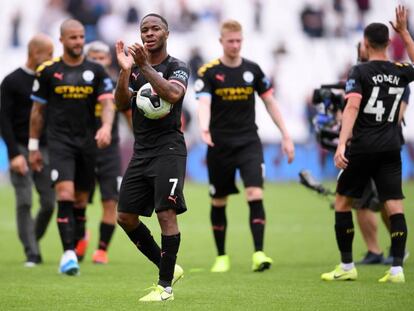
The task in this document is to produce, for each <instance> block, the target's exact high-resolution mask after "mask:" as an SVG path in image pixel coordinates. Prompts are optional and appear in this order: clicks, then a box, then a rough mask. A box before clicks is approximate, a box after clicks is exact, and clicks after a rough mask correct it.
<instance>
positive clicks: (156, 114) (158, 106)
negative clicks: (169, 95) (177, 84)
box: [136, 83, 172, 120]
mask: <svg viewBox="0 0 414 311" xmlns="http://www.w3.org/2000/svg"><path fill="white" fill-rule="evenodd" d="M136 104H137V107H138V111H139V112H140V113H142V114H143V115H144V117H146V118H148V119H152V120H156V119H160V118H163V117H165V116H166V115H167V114H169V113H170V111H171V107H172V105H171V104H170V103H169V102H167V101H166V100H164V99H162V98H160V97H159V96H158V95H157V93H155V92H154V90H153V88H152V86H151V84H149V83H146V84H144V85H143V86H141V88H140V89H139V90H138V92H137V98H136Z"/></svg>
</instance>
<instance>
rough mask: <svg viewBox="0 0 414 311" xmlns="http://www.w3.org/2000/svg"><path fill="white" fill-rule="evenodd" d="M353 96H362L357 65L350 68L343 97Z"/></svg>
mask: <svg viewBox="0 0 414 311" xmlns="http://www.w3.org/2000/svg"><path fill="white" fill-rule="evenodd" d="M353 96H355V97H359V98H362V87H361V75H360V72H359V68H358V67H357V66H354V67H352V68H351V70H350V72H349V74H348V79H347V80H346V84H345V99H348V98H350V97H353Z"/></svg>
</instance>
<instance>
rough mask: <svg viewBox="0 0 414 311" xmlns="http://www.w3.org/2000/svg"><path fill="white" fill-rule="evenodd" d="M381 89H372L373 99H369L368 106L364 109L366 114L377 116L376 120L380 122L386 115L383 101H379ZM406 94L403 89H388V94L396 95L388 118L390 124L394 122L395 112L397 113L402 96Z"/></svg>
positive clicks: (375, 87) (377, 87) (376, 87)
mask: <svg viewBox="0 0 414 311" xmlns="http://www.w3.org/2000/svg"><path fill="white" fill-rule="evenodd" d="M379 90H380V87H379V86H374V88H373V89H372V93H371V97H370V98H369V100H368V102H367V105H366V106H365V108H364V113H370V114H375V120H376V121H378V122H381V121H382V116H383V114H384V113H385V108H384V105H383V102H382V100H377V98H378V93H379ZM403 93H404V88H403V87H390V88H389V89H388V94H390V95H395V100H394V103H393V104H392V108H391V111H390V115H389V116H388V120H387V121H388V122H393V121H394V117H395V112H396V111H397V107H398V104H399V103H400V100H401V96H402V95H403Z"/></svg>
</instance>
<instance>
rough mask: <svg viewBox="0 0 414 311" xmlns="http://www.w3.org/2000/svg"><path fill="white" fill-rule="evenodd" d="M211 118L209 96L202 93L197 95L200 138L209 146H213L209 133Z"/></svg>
mask: <svg viewBox="0 0 414 311" xmlns="http://www.w3.org/2000/svg"><path fill="white" fill-rule="evenodd" d="M210 118H211V96H209V95H203V96H199V97H198V125H199V128H200V133H201V138H202V139H203V141H204V142H205V143H206V144H207V145H209V146H210V147H213V146H214V143H213V140H212V139H211V134H210Z"/></svg>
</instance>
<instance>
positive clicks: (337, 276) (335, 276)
mask: <svg viewBox="0 0 414 311" xmlns="http://www.w3.org/2000/svg"><path fill="white" fill-rule="evenodd" d="M344 275H345V273H343V274H339V275H338V274H334V279H339V278H340V277H341V276H344Z"/></svg>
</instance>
